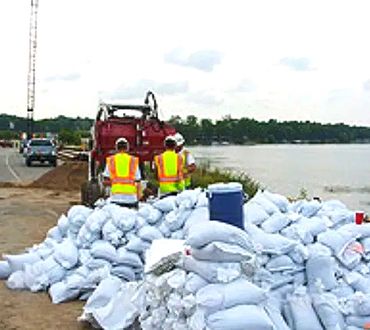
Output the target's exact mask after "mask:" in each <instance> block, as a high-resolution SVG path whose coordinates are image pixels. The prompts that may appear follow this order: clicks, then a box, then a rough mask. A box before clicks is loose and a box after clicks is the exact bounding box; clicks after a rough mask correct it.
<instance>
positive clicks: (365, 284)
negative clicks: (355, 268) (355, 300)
mask: <svg viewBox="0 0 370 330" xmlns="http://www.w3.org/2000/svg"><path fill="white" fill-rule="evenodd" d="M344 279H345V281H346V282H347V283H348V284H349V285H350V286H351V287H352V288H353V289H354V290H357V291H361V292H363V293H370V278H369V277H365V276H362V275H361V274H359V273H357V272H350V273H348V274H345V276H344Z"/></svg>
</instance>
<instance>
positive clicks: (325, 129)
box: [0, 114, 370, 145]
mask: <svg viewBox="0 0 370 330" xmlns="http://www.w3.org/2000/svg"><path fill="white" fill-rule="evenodd" d="M93 122H94V120H93V119H91V118H80V117H77V118H71V117H65V116H58V117H56V118H51V119H42V120H35V121H34V132H39V133H46V132H50V133H54V134H58V135H59V136H60V138H61V140H63V141H64V142H65V143H75V142H77V141H79V139H80V138H81V137H88V136H89V135H90V133H89V132H90V128H91V126H92V125H93ZM169 122H170V123H171V124H172V125H173V126H175V128H176V129H177V130H178V131H179V132H181V133H182V134H183V135H184V137H185V139H186V141H187V143H188V144H192V145H194V144H204V145H210V144H213V143H225V142H227V143H231V144H250V143H351V142H368V143H370V127H360V126H349V125H345V124H343V123H340V124H320V123H316V122H310V121H277V120H275V119H270V120H269V121H257V120H255V119H251V118H239V119H236V118H232V117H231V116H226V117H224V118H222V119H219V120H211V119H207V118H204V119H199V118H197V117H195V116H187V117H186V118H182V117H180V116H173V117H172V118H171V119H170V120H169ZM26 131H27V119H26V118H22V117H17V116H13V115H6V114H1V115H0V139H11V138H19V137H20V133H21V132H26Z"/></svg>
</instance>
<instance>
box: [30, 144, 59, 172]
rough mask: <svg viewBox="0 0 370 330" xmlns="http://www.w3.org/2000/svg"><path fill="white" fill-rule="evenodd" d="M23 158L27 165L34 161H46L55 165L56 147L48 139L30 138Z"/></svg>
mask: <svg viewBox="0 0 370 330" xmlns="http://www.w3.org/2000/svg"><path fill="white" fill-rule="evenodd" d="M25 158H26V165H27V166H31V165H32V162H34V161H38V162H41V163H42V164H43V163H44V162H48V163H49V164H50V165H52V166H57V151H56V147H55V145H54V143H53V142H52V141H51V140H49V139H31V140H30V141H29V142H28V145H27V151H26V154H25Z"/></svg>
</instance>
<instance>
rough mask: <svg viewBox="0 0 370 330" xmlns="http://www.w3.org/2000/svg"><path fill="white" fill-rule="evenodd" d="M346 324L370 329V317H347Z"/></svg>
mask: <svg viewBox="0 0 370 330" xmlns="http://www.w3.org/2000/svg"><path fill="white" fill-rule="evenodd" d="M346 323H347V325H349V326H355V327H359V328H360V329H366V328H365V326H366V327H367V328H369V325H370V316H348V317H346Z"/></svg>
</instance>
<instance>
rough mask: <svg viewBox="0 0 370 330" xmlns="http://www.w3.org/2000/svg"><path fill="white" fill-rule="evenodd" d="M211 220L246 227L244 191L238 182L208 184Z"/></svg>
mask: <svg viewBox="0 0 370 330" xmlns="http://www.w3.org/2000/svg"><path fill="white" fill-rule="evenodd" d="M208 200H209V204H208V205H209V216H210V220H217V221H221V222H224V223H227V224H229V225H233V226H236V227H239V228H241V229H244V213H243V203H244V192H243V186H242V185H241V184H240V183H238V182H230V183H216V184H211V185H209V186H208Z"/></svg>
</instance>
